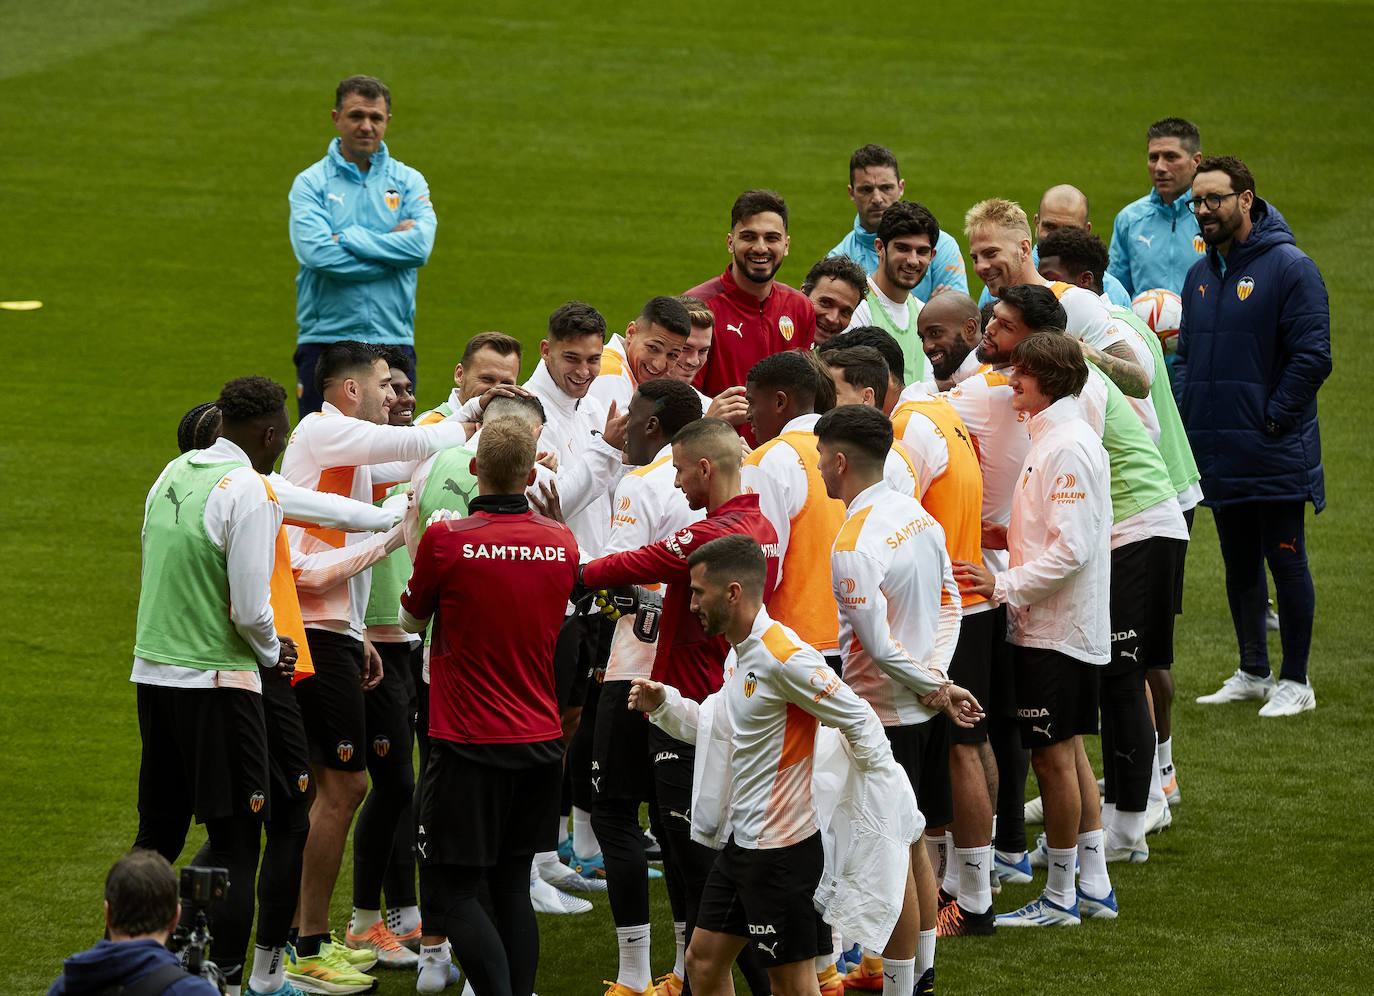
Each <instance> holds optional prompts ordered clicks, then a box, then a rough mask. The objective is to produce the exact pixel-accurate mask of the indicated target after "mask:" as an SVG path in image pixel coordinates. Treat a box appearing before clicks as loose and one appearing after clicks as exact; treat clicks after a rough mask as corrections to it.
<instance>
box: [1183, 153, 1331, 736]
mask: <svg viewBox="0 0 1374 996" xmlns="http://www.w3.org/2000/svg"><path fill="white" fill-rule="evenodd" d="M1189 207H1190V208H1191V209H1192V211H1193V212H1194V214H1196V216H1197V220H1198V227H1199V228H1200V230H1201V232H1202V237H1203V239H1204V240H1205V241H1206V243H1207V246H1208V249H1207V253H1206V255H1205V256H1203V257H1202V258H1201V259H1199V260H1198V261H1197V262H1196V263H1194V264H1193V266H1192V268H1191V269H1190V270H1189V271H1188V276H1187V278H1186V279H1185V280H1184V284H1183V293H1182V295H1181V296H1182V298H1183V323H1182V328H1181V329H1180V330H1179V339H1178V354H1177V356H1178V359H1177V362H1176V364H1175V367H1174V377H1175V386H1174V390H1175V393H1176V395H1177V397H1178V403H1179V412H1180V414H1181V415H1182V416H1183V423H1184V426H1185V427H1186V428H1187V430H1188V441H1189V442H1190V443H1191V444H1192V447H1193V455H1194V457H1195V458H1196V459H1197V464H1198V469H1199V470H1200V471H1201V472H1202V491H1203V495H1204V497H1203V504H1204V505H1208V506H1210V507H1211V508H1212V510H1213V515H1214V517H1215V520H1216V526H1217V537H1218V539H1219V540H1220V542H1221V556H1222V560H1223V561H1224V562H1225V564H1226V595H1227V598H1228V600H1229V601H1230V604H1231V618H1232V620H1233V622H1234V623H1235V627H1236V639H1237V641H1238V642H1239V644H1240V668H1239V669H1238V670H1237V671H1236V673H1235V674H1234V675H1232V676H1231V677H1230V678H1227V679H1226V681H1225V683H1224V684H1223V685H1222V686H1221V688H1220V689H1219V690H1218V691H1216V692H1214V693H1212V694H1211V695H1204V696H1202V697H1201V698H1199V699H1198V701H1199V702H1203V703H1215V702H1237V701H1242V700H1246V699H1261V700H1265V704H1264V705H1263V706H1262V707H1261V708H1260V715H1261V716H1291V715H1294V714H1296V713H1299V712H1305V711H1306V710H1308V709H1313V708H1315V707H1316V704H1317V700H1316V697H1315V695H1314V694H1313V692H1312V687H1311V685H1310V684H1309V683H1308V681H1307V655H1308V651H1309V649H1310V647H1311V644H1312V619H1313V615H1314V611H1315V600H1314V597H1313V591H1312V574H1311V571H1310V570H1309V569H1308V565H1307V549H1306V544H1305V541H1304V536H1303V529H1304V525H1303V517H1304V513H1305V511H1306V504H1307V502H1309V501H1310V502H1311V503H1312V504H1313V506H1315V508H1316V511H1318V512H1320V511H1321V510H1322V508H1323V507H1325V505H1326V493H1325V489H1324V486H1323V480H1322V460H1321V438H1320V435H1319V433H1318V428H1317V390H1318V389H1319V388H1320V387H1321V385H1322V381H1324V380H1325V379H1326V378H1327V375H1329V374H1330V373H1331V323H1330V313H1329V310H1328V307H1327V298H1326V285H1325V284H1324V283H1323V282H1322V277H1321V273H1320V272H1319V271H1318V270H1317V266H1316V264H1315V263H1313V262H1312V260H1311V259H1309V258H1308V256H1307V255H1306V253H1304V252H1302V250H1300V249H1298V247H1297V246H1296V245H1295V244H1294V239H1293V233H1292V231H1291V230H1290V229H1289V227H1288V225H1287V223H1286V222H1285V221H1284V220H1283V216H1282V215H1280V214H1279V213H1278V211H1276V210H1275V209H1274V208H1273V207H1271V206H1270V205H1269V204H1267V203H1265V202H1264V201H1263V200H1261V199H1260V198H1258V197H1256V196H1255V179H1254V177H1253V176H1251V174H1250V170H1249V169H1247V168H1246V166H1245V164H1244V163H1243V162H1241V161H1240V160H1239V159H1235V158H1232V157H1230V156H1211V157H1208V158H1206V159H1204V160H1202V162H1201V163H1200V164H1199V165H1198V171H1197V176H1196V177H1195V178H1194V180H1193V192H1192V199H1191V201H1190V202H1189ZM1266 560H1267V561H1268V563H1269V570H1270V573H1272V574H1273V576H1274V587H1275V596H1276V598H1277V600H1278V608H1279V619H1280V620H1281V628H1280V635H1281V637H1282V644H1283V664H1282V667H1281V669H1280V672H1279V681H1278V683H1277V684H1275V682H1274V679H1273V676H1272V675H1271V674H1270V670H1269V656H1268V651H1267V649H1266V647H1265V628H1264V598H1263V596H1262V594H1258V593H1257V588H1258V586H1260V585H1263V584H1264V575H1263V570H1264V561H1266Z"/></svg>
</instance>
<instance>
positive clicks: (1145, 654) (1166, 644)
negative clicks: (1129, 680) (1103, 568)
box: [1106, 537, 1188, 675]
mask: <svg viewBox="0 0 1374 996" xmlns="http://www.w3.org/2000/svg"><path fill="white" fill-rule="evenodd" d="M1187 553H1188V543H1187V541H1186V540H1175V539H1164V538H1162V537H1152V538H1150V539H1144V540H1140V541H1139V542H1136V543H1127V544H1126V545H1125V546H1121V547H1117V548H1116V549H1115V550H1113V551H1112V583H1111V617H1112V659H1111V663H1109V664H1108V665H1107V672H1106V673H1107V674H1109V675H1118V674H1130V673H1131V672H1132V671H1137V670H1139V671H1143V670H1145V669H1146V668H1161V669H1165V670H1167V669H1168V668H1169V667H1170V666H1171V665H1172V664H1173V662H1174V615H1175V609H1176V608H1177V604H1178V600H1177V597H1176V594H1175V591H1174V585H1175V582H1176V579H1177V578H1178V575H1179V571H1180V568H1179V565H1180V564H1181V563H1182V562H1183V559H1184V557H1185V556H1186V555H1187Z"/></svg>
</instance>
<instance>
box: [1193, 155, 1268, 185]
mask: <svg viewBox="0 0 1374 996" xmlns="http://www.w3.org/2000/svg"><path fill="white" fill-rule="evenodd" d="M1197 171H1198V172H1199V173H1225V174H1226V175H1227V176H1229V177H1230V178H1231V189H1232V190H1234V191H1235V192H1236V193H1238V194H1239V193H1243V192H1244V191H1246V190H1248V191H1250V193H1252V194H1253V193H1254V192H1255V177H1254V174H1252V173H1251V172H1250V167H1249V166H1246V165H1245V163H1243V162H1241V161H1240V160H1239V159H1237V158H1236V157H1235V156H1208V157H1207V158H1205V159H1203V160H1202V162H1200V163H1198V164H1197Z"/></svg>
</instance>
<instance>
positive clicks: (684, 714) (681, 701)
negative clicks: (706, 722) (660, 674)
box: [648, 685, 720, 744]
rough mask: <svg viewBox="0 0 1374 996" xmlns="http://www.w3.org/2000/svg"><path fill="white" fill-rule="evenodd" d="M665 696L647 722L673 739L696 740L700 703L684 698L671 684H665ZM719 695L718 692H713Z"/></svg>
mask: <svg viewBox="0 0 1374 996" xmlns="http://www.w3.org/2000/svg"><path fill="white" fill-rule="evenodd" d="M663 691H664V692H666V693H667V697H666V698H665V699H664V700H663V703H662V705H660V706H659V707H658V708H657V709H655V710H654V711H653V712H651V713H649V714H648V715H649V722H651V723H653V724H654V725H655V726H657V727H658V728H659V729H660V730H662V731H663V732H664V733H666V734H668V736H670V737H672V738H673V739H674V740H681V741H682V742H683V743H687V744H694V743H696V742H697V719H698V717H699V716H700V715H701V705H700V703H698V702H697V701H696V700H694V699H688V698H684V697H683V695H682V693H681V692H679V691H678V690H677V689H676V688H674V687H673V686H672V685H665V686H664V687H663ZM715 694H717V695H719V694H720V693H719V692H717V693H715Z"/></svg>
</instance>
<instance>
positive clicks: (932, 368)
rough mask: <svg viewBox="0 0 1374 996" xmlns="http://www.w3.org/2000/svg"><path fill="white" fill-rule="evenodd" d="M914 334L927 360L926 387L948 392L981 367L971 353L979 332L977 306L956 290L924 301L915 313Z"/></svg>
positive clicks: (979, 336)
mask: <svg viewBox="0 0 1374 996" xmlns="http://www.w3.org/2000/svg"><path fill="white" fill-rule="evenodd" d="M916 334H917V335H918V336H919V337H920V339H921V350H922V352H924V353H925V354H926V359H927V360H928V361H929V363H928V364H927V368H926V379H925V386H926V388H927V389H928V390H929V391H931V393H934V392H936V391H948V390H949V389H950V388H952V387H953V386H954V385H955V384H958V383H959V382H960V381H962V380H964V379H966V378H968V377H971V376H973V375H974V374H975V373H977V372H978V368H979V367H980V366H982V363H981V361H980V360H979V359H978V354H977V353H976V352H974V349H975V347H976V346H977V345H978V340H979V339H980V338H982V335H983V325H982V322H981V320H980V319H979V315H978V305H977V304H976V303H974V300H973V298H971V297H969V296H968V295H967V294H964V293H962V292H960V291H945V292H944V293H943V294H937V295H936V296H935V297H933V298H931V299H930V300H929V301H928V302H926V306H925V307H924V308H922V309H921V313H920V314H919V315H917V316H916Z"/></svg>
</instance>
